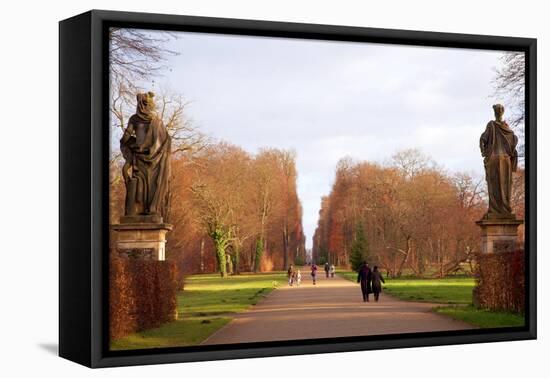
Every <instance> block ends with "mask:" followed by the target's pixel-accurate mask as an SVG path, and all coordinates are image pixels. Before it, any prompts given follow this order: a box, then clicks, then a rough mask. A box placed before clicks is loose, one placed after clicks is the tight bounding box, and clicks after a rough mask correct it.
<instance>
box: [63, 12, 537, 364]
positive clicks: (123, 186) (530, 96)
mask: <svg viewBox="0 0 550 378" xmlns="http://www.w3.org/2000/svg"><path fill="white" fill-rule="evenodd" d="M59 61H60V63H59V77H60V83H59V85H60V108H59V114H60V122H59V125H60V126H59V127H60V150H59V154H60V194H59V198H60V231H59V232H60V234H59V242H60V247H59V254H60V256H59V264H60V265H59V268H60V269H59V300H60V305H59V354H60V356H62V357H64V358H67V359H69V360H72V361H75V362H78V363H80V364H83V365H86V366H89V367H109V366H120V365H139V364H157V363H170V362H186V361H203V360H218V359H233V358H250V357H265V356H278V355H296V354H308V353H327V352H345V351H358V350H371V349H387V348H405V347H418V346H436V345H448V344H465V343H479V342H496V341H507V340H526V339H534V338H536V40H535V39H528V38H515V37H499V36H486V35H468V34H448V33H436V32H420V31H404V30H386V29H374V28H359V27H349V26H333V25H312V24H297V23H282V22H268V21H252V20H238V19H220V18H205V17H189V16H175V15H160V14H145V13H126V12H112V11H97V10H93V11H90V12H87V13H84V14H81V15H78V16H75V17H73V18H70V19H67V20H64V21H61V22H60V56H59Z"/></svg>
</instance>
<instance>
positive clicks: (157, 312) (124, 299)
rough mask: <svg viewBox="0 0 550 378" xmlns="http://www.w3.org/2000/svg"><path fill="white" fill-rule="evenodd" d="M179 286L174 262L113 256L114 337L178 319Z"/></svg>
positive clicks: (111, 328) (111, 324) (111, 301)
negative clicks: (177, 295) (177, 300)
mask: <svg viewBox="0 0 550 378" xmlns="http://www.w3.org/2000/svg"><path fill="white" fill-rule="evenodd" d="M177 290H178V281H177V271H176V266H175V264H174V263H172V262H170V261H154V260H142V259H130V258H120V257H112V258H111V259H110V271H109V311H110V313H109V321H110V322H109V331H110V336H111V340H116V339H118V338H121V337H123V336H126V335H128V334H131V333H134V332H139V331H143V330H145V329H149V328H155V327H158V326H160V325H161V324H163V323H166V322H169V321H171V320H174V319H175V318H176V317H177V312H176V311H177V303H176V293H177Z"/></svg>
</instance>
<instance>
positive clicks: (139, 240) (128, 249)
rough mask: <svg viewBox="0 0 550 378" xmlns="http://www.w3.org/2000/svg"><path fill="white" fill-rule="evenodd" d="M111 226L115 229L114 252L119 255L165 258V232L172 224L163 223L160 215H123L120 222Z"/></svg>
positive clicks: (153, 258)
mask: <svg viewBox="0 0 550 378" xmlns="http://www.w3.org/2000/svg"><path fill="white" fill-rule="evenodd" d="M159 221H160V222H159ZM111 227H112V229H113V230H114V231H116V240H115V244H116V252H117V253H118V254H119V256H120V257H130V258H140V259H147V260H159V261H164V260H165V258H166V233H167V232H168V231H170V230H171V229H172V225H171V224H168V223H163V222H162V218H161V217H158V216H149V215H146V216H141V215H139V216H124V217H122V218H121V219H120V224H113V225H112V226H111Z"/></svg>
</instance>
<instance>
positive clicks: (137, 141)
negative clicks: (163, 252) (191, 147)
mask: <svg viewBox="0 0 550 378" xmlns="http://www.w3.org/2000/svg"><path fill="white" fill-rule="evenodd" d="M153 97H154V93H152V92H148V93H138V94H137V108H136V113H135V114H134V115H132V116H131V117H130V119H129V121H128V127H126V130H124V134H123V135H122V138H121V139H120V150H121V152H122V155H123V156H124V159H125V160H126V163H125V164H124V166H123V168H122V175H123V177H124V182H125V183H126V203H125V216H126V217H132V216H153V218H154V219H155V221H156V222H162V218H161V217H165V216H166V210H167V205H168V190H169V178H170V153H171V139H170V135H168V132H167V131H166V128H165V127H164V125H163V123H162V120H161V119H160V118H159V117H158V116H157V114H156V113H155V103H154V101H153ZM143 218H145V217H143ZM138 219H139V218H138Z"/></svg>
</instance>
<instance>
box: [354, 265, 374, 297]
mask: <svg viewBox="0 0 550 378" xmlns="http://www.w3.org/2000/svg"><path fill="white" fill-rule="evenodd" d="M371 280H372V272H371V270H370V268H369V264H367V262H366V261H364V262H363V264H362V265H361V268H359V274H358V275H357V283H360V284H361V293H362V294H363V302H368V301H369V294H370V293H372V287H371Z"/></svg>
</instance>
